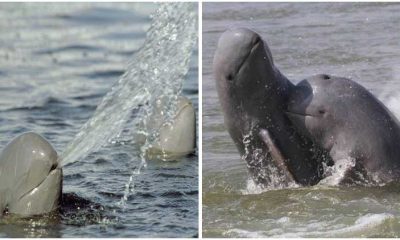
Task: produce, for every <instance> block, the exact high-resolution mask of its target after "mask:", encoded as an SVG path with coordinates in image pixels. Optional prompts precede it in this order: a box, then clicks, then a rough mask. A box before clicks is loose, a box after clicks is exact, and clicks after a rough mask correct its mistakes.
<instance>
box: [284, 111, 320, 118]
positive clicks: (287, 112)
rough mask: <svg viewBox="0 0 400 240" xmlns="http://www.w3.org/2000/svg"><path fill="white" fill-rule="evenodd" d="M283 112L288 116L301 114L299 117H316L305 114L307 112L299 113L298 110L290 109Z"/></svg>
mask: <svg viewBox="0 0 400 240" xmlns="http://www.w3.org/2000/svg"><path fill="white" fill-rule="evenodd" d="M285 114H286V115H289V116H291V115H292V116H297V117H299V116H301V117H316V116H314V115H311V114H307V113H299V112H291V111H285Z"/></svg>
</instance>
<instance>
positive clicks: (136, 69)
mask: <svg viewBox="0 0 400 240" xmlns="http://www.w3.org/2000/svg"><path fill="white" fill-rule="evenodd" d="M195 6H196V5H195V4H193V3H160V4H159V8H158V9H157V11H156V12H155V13H154V14H153V15H152V16H151V18H152V23H151V26H150V28H149V30H148V32H147V35H146V40H145V43H144V45H143V46H142V48H141V49H140V50H139V51H138V52H137V53H136V54H135V56H134V57H133V59H132V60H131V62H130V63H129V65H128V69H127V71H126V72H125V73H124V74H123V75H122V77H121V78H120V79H119V80H118V82H117V83H116V84H115V85H114V86H113V87H112V89H111V91H110V92H108V93H107V95H106V96H105V97H104V99H103V100H102V102H101V103H100V105H99V106H98V107H97V109H96V111H95V113H94V115H93V117H92V118H91V119H90V120H89V121H88V122H86V124H85V125H84V126H83V127H82V128H81V130H80V131H79V133H78V134H77V135H76V137H75V138H74V139H73V140H72V141H71V142H70V143H69V144H68V146H67V147H66V149H65V151H64V152H63V153H62V154H61V159H62V162H61V165H62V166H64V165H66V164H68V163H73V162H76V161H78V160H79V159H83V158H85V157H86V156H87V155H88V154H90V153H91V152H95V151H97V150H98V149H99V148H101V147H102V146H104V145H106V144H107V143H111V142H113V141H114V140H113V139H118V137H119V136H120V134H121V133H122V131H123V130H124V127H125V126H126V123H127V122H128V120H129V118H130V117H131V116H132V112H135V113H136V116H135V118H134V120H133V121H132V122H131V123H130V126H129V129H128V130H127V132H129V133H130V135H134V134H135V133H138V132H141V133H142V134H143V135H145V136H146V140H145V144H144V145H143V146H142V148H141V150H142V151H141V152H142V153H141V154H142V155H143V154H144V151H145V149H146V148H148V147H149V146H150V145H151V143H152V142H153V141H154V139H156V138H157V137H158V132H157V129H156V130H154V131H149V130H148V128H146V126H147V124H148V123H147V120H146V119H151V116H153V115H154V114H155V111H154V110H153V107H152V106H153V105H154V103H155V102H156V101H157V100H159V99H160V98H163V102H164V103H165V105H164V106H163V109H162V114H161V116H162V117H163V118H164V121H166V122H168V121H171V120H172V118H173V114H174V113H175V109H176V103H177V96H178V95H179V94H180V92H181V91H182V83H183V80H184V77H185V75H186V74H187V72H188V70H189V60H190V57H191V53H192V48H193V46H194V43H195V42H196V40H197V12H196V11H195ZM139 123H144V124H139ZM140 126H142V127H140ZM141 159H142V161H141V164H140V166H139V168H138V170H139V172H140V169H141V168H142V167H143V166H145V160H144V157H143V156H141ZM128 185H130V184H128ZM128 188H129V187H128Z"/></svg>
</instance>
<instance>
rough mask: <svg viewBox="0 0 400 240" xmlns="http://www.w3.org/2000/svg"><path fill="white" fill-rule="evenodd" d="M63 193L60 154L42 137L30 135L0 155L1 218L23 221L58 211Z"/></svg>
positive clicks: (17, 138)
mask: <svg viewBox="0 0 400 240" xmlns="http://www.w3.org/2000/svg"><path fill="white" fill-rule="evenodd" d="M61 192H62V169H61V168H60V167H59V165H58V157H57V152H56V151H55V150H54V148H53V147H52V146H51V145H50V143H49V142H47V141H46V140H45V139H44V138H43V137H42V136H40V135H39V134H36V133H33V132H27V133H23V134H21V135H19V136H18V137H16V138H15V139H13V140H12V141H11V142H10V143H8V144H7V146H6V147H5V148H4V149H3V150H2V152H1V154H0V216H2V215H4V214H5V213H11V214H17V215H20V216H23V217H26V216H32V215H38V214H44V213H48V212H51V211H54V210H56V209H57V208H58V207H59V205H60V198H61Z"/></svg>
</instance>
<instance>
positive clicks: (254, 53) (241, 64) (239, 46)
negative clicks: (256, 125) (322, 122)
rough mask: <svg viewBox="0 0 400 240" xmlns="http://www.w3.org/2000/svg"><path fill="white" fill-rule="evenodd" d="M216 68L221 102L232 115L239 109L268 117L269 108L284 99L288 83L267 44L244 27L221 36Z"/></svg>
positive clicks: (214, 65)
mask: <svg viewBox="0 0 400 240" xmlns="http://www.w3.org/2000/svg"><path fill="white" fill-rule="evenodd" d="M213 71H214V75H215V79H216V85H217V90H218V96H219V99H220V102H221V104H222V107H223V109H224V110H225V113H226V114H228V115H230V116H231V117H232V116H235V114H236V112H237V111H238V109H239V108H240V109H242V110H243V111H244V112H247V113H248V114H249V115H253V116H259V117H260V118H262V117H265V114H266V111H269V112H270V111H271V109H274V108H276V107H275V106H277V105H278V104H279V103H280V102H282V100H281V99H282V97H281V96H280V95H285V93H284V92H285V90H284V89H286V88H287V87H286V85H287V84H288V83H289V81H287V80H286V78H284V77H283V75H281V74H280V72H279V70H278V69H277V68H276V67H275V65H274V62H273V58H272V55H271V52H270V50H269V48H268V45H267V44H266V43H265V42H264V41H263V40H262V38H261V37H260V35H259V34H257V33H256V32H254V31H252V30H249V29H245V28H237V29H229V30H227V31H225V32H224V33H223V34H222V35H221V37H220V39H219V41H218V46H217V50H216V52H215V55H214V63H213ZM278 95H279V96H278Z"/></svg>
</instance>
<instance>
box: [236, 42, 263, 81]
mask: <svg viewBox="0 0 400 240" xmlns="http://www.w3.org/2000/svg"><path fill="white" fill-rule="evenodd" d="M260 43H261V38H260V37H257V39H256V41H255V42H254V43H253V46H252V47H251V49H250V51H249V52H248V53H247V54H246V56H245V57H244V58H243V61H242V62H241V63H240V64H239V67H238V70H237V71H236V73H235V76H237V74H238V73H239V72H240V71H241V70H242V68H243V65H244V64H245V63H246V62H247V60H248V59H249V58H250V56H251V55H252V53H253V52H254V51H255V50H256V49H257V48H258V46H259V45H260Z"/></svg>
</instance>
